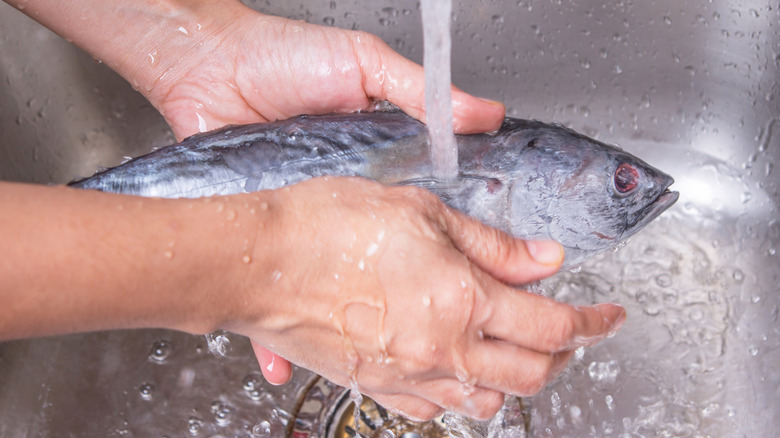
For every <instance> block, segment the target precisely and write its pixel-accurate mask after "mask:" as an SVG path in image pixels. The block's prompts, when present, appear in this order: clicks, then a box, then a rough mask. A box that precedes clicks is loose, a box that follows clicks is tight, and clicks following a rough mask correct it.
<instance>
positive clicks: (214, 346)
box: [206, 333, 230, 356]
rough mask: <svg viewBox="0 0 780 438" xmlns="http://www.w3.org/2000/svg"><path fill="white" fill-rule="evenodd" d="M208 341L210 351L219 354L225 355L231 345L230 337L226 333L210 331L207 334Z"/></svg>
mask: <svg viewBox="0 0 780 438" xmlns="http://www.w3.org/2000/svg"><path fill="white" fill-rule="evenodd" d="M206 343H207V344H208V347H209V352H210V353H211V354H215V355H219V356H225V354H227V350H228V347H230V339H228V337H227V336H225V335H224V334H218V335H215V334H214V333H209V334H207V335H206Z"/></svg>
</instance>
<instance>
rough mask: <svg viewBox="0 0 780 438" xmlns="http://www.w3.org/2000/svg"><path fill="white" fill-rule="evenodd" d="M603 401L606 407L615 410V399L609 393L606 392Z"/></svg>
mask: <svg viewBox="0 0 780 438" xmlns="http://www.w3.org/2000/svg"><path fill="white" fill-rule="evenodd" d="M604 402H605V403H606V404H607V409H609V410H610V411H614V410H615V400H614V399H613V398H612V396H611V395H609V394H607V395H606V397H604Z"/></svg>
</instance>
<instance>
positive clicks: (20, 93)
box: [0, 0, 780, 438]
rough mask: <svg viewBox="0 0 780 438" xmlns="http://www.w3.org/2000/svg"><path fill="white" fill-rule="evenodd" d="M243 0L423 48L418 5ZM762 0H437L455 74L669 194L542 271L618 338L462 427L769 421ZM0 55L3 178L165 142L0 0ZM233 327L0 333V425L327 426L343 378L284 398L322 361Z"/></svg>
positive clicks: (164, 131) (128, 95)
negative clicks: (620, 310) (606, 146)
mask: <svg viewBox="0 0 780 438" xmlns="http://www.w3.org/2000/svg"><path fill="white" fill-rule="evenodd" d="M245 3H247V4H248V5H249V6H250V7H253V8H256V9H258V10H262V12H267V13H271V14H276V15H281V16H288V17H291V18H295V19H305V20H307V21H309V22H313V23H326V24H332V25H335V26H338V27H344V28H359V29H361V30H364V31H368V32H372V33H375V34H378V35H379V36H381V37H382V38H383V39H384V40H385V41H387V42H388V43H389V44H390V45H391V46H392V47H393V48H395V49H397V50H399V51H400V52H401V53H402V54H403V55H405V56H408V57H410V58H412V59H413V60H415V61H417V62H420V61H421V58H422V44H421V43H422V31H421V29H420V15H419V11H418V9H417V3H418V1H416V0H398V1H394V2H386V3H387V5H382V6H381V7H378V8H377V9H376V10H372V9H370V6H368V4H369V3H368V2H365V1H360V0H335V1H331V2H313V1H306V2H300V1H288V2H262V1H253V0H245ZM390 3H392V5H391V4H390ZM769 3H770V2H756V1H753V2H749V1H741V2H739V1H728V0H712V1H709V2H701V1H695V0H687V1H686V0H656V1H652V2H649V1H645V2H628V1H614V2H603V1H598V0H581V1H577V2H536V1H530V0H519V1H516V2H472V1H460V2H458V1H456V2H454V4H453V13H454V16H455V18H456V19H455V20H454V21H453V29H452V30H453V48H454V51H455V52H454V54H453V57H452V61H453V67H452V72H453V81H454V83H455V84H456V85H457V86H459V87H460V88H462V89H465V90H467V91H469V92H472V93H474V94H476V95H479V96H483V97H487V98H492V99H497V100H501V101H503V102H505V103H506V104H507V107H508V112H509V114H510V115H512V116H515V117H522V118H535V119H540V120H544V121H549V122H561V123H564V124H566V125H568V126H570V127H572V128H574V129H576V130H578V131H581V132H583V133H585V134H588V135H591V136H594V137H596V138H598V139H599V140H603V141H606V142H610V143H617V144H619V145H620V146H621V147H623V148H624V149H626V150H628V151H629V152H631V153H634V154H636V155H638V156H641V157H642V158H644V159H646V161H648V162H649V163H650V164H653V165H655V166H657V167H658V168H661V169H664V170H665V171H668V172H669V173H670V174H671V175H672V176H674V177H675V180H676V183H675V187H676V188H677V189H678V190H679V191H680V192H681V195H682V197H681V199H680V201H679V202H678V203H677V204H676V205H675V206H674V207H673V208H672V209H671V210H670V211H668V212H667V213H666V214H664V216H662V217H661V218H660V219H659V220H657V221H655V222H654V223H653V224H651V225H650V226H649V227H648V228H646V229H645V230H643V232H641V233H639V234H638V235H636V236H634V237H632V239H631V241H630V242H629V244H628V245H626V246H625V247H624V248H622V249H621V250H620V251H618V252H616V253H607V254H603V255H601V256H599V257H598V258H597V259H595V260H592V261H591V262H589V263H588V264H587V265H585V266H583V267H582V268H581V269H580V270H579V272H577V273H570V272H564V273H561V274H559V275H557V276H556V277H554V278H552V279H550V280H549V281H546V282H544V284H543V285H542V288H543V290H544V291H546V293H548V294H550V295H551V296H553V297H554V298H556V299H559V300H561V301H565V302H569V303H572V304H589V303H594V302H606V301H614V302H618V303H620V304H622V305H624V306H626V308H627V310H628V319H627V321H626V324H625V325H624V326H623V328H622V329H621V331H620V332H619V333H618V335H617V336H615V337H614V338H612V339H608V340H606V341H604V342H602V343H601V344H599V345H598V346H597V347H593V348H587V349H583V350H581V351H578V352H577V354H576V355H575V356H574V358H573V359H572V360H571V362H570V364H569V367H568V369H567V370H566V371H565V372H564V373H563V375H562V376H561V377H560V378H559V379H558V380H556V381H555V382H553V383H552V384H550V385H549V386H548V387H547V388H545V389H544V390H543V391H542V392H541V393H540V394H539V395H537V396H534V397H531V398H526V399H524V403H525V411H526V412H528V415H517V412H521V411H523V409H520V408H519V405H512V403H514V401H513V400H510V401H509V403H508V404H507V406H505V409H504V410H502V412H501V413H500V414H499V417H497V418H498V419H497V420H495V421H493V422H469V421H460V419H457V418H454V417H451V416H445V417H444V418H443V419H442V422H445V423H447V422H449V423H448V424H454V427H455V428H456V429H458V428H460V429H459V430H461V431H462V432H459V433H460V434H461V435H462V436H464V437H469V438H470V435H471V436H476V437H478V436H486V435H489V434H490V431H491V429H490V428H491V427H493V428H494V429H493V430H494V431H495V430H502V428H508V427H513V428H516V430H519V431H520V432H518V433H517V434H515V435H511V436H523V435H527V436H530V437H538V436H542V437H548V436H554V437H565V436H569V437H580V436H599V437H605V438H606V437H619V436H713V437H725V436H750V437H763V436H772V435H773V432H774V431H776V430H778V429H780V417H778V416H773V415H756V413H757V412H775V411H776V410H777V409H776V407H777V406H780V329H778V325H777V318H778V314H779V313H780V286H778V284H780V281H778V279H780V263H779V262H778V257H780V255H778V254H777V252H778V251H780V220H778V218H780V208H779V207H780V191H779V189H780V187H779V186H780V173H778V161H780V134H778V130H780V118H778V115H779V114H780V83H778V80H779V79H780V57H778V56H777V54H778V53H780V26H778V23H780V8H779V7H778V5H777V2H776V1H773V2H771V3H772V4H771V5H770V4H769ZM267 4H269V5H267ZM0 53H2V56H0V96H2V98H0V178H2V179H4V180H14V181H26V182H36V183H41V184H61V183H65V182H68V181H70V180H73V179H75V178H78V177H81V176H86V175H89V174H91V173H92V172H94V170H95V169H96V168H97V167H98V166H114V165H116V164H118V163H120V162H121V161H122V160H123V157H124V156H137V155H141V154H143V153H147V152H149V150H150V149H151V148H152V147H154V146H162V145H166V144H170V143H172V142H173V137H172V136H171V134H170V131H169V130H168V128H167V127H166V126H165V124H164V122H163V120H162V119H161V118H160V116H159V114H157V112H156V111H155V110H154V108H152V107H151V106H150V105H149V104H148V103H147V102H146V101H145V100H144V99H143V98H142V97H141V96H140V95H139V94H137V93H136V92H134V91H133V90H132V88H131V87H130V86H129V85H128V84H126V83H125V82H124V81H123V80H122V79H121V78H119V77H118V76H117V75H115V74H113V73H112V72H111V71H110V70H109V69H108V68H107V67H106V66H105V65H103V64H98V63H95V62H94V61H93V60H92V59H91V57H89V56H88V55H86V54H84V53H82V52H80V51H79V50H77V49H75V48H73V47H72V46H71V45H69V44H68V43H67V42H65V41H63V40H61V39H60V38H59V37H57V36H56V35H54V34H52V33H50V32H48V31H46V30H43V29H42V28H41V27H40V26H39V25H37V24H36V23H34V22H32V21H31V20H28V19H26V18H24V17H23V16H22V15H21V14H19V13H18V12H17V11H15V10H13V8H11V7H10V6H9V5H7V4H6V3H4V2H0ZM159 56H160V57H164V56H166V54H165V53H160V54H159ZM0 305H2V304H0ZM228 336H229V337H230V341H231V342H230V344H229V346H228V348H227V351H226V355H225V356H224V357H220V356H214V355H212V354H210V353H209V351H208V345H207V343H206V339H205V338H204V337H202V336H200V337H198V336H188V335H184V334H181V333H174V332H170V331H161V330H135V331H116V332H104V333H90V334H79V335H71V336H62V337H52V338H45V339H34V340H27V341H16V342H7V343H2V344H0V436H3V437H11V438H16V437H31V436H34V437H38V436H84V437H93V436H100V437H122V438H132V437H146V436H170V437H181V436H183V437H210V436H224V437H233V436H238V437H242V438H271V437H273V438H280V437H284V436H285V435H288V434H292V433H293V431H294V430H296V431H302V430H304V429H306V427H309V429H306V430H310V431H311V432H312V434H311V435H310V436H311V437H312V438H313V437H314V436H317V437H318V438H324V437H325V436H326V435H324V433H325V431H321V430H319V429H315V428H314V425H315V424H318V425H323V427H324V425H326V424H329V423H328V421H331V420H333V419H335V418H337V416H336V413H335V412H329V411H328V409H335V408H334V407H335V406H339V404H338V402H339V400H341V399H342V398H343V394H342V393H341V392H339V391H336V390H333V391H331V392H332V393H331V398H332V399H331V400H329V401H327V403H326V402H325V401H322V402H314V401H311V403H312V405H311V406H307V407H305V408H304V405H298V403H299V402H300V401H301V400H302V399H301V396H302V395H303V394H309V395H312V394H313V391H315V387H311V386H309V385H310V384H312V382H314V381H318V380H320V379H317V378H316V376H313V375H312V374H311V373H308V372H306V371H304V370H300V369H296V370H295V376H294V379H293V381H292V382H290V383H289V384H287V385H285V386H282V387H273V386H271V385H268V384H266V383H265V382H264V381H263V379H262V376H261V375H260V373H259V369H258V366H257V363H256V360H255V358H254V357H253V355H252V350H251V348H250V346H249V344H248V342H246V340H244V339H242V338H240V337H238V336H233V335H228ZM518 370H522V364H518ZM316 390H318V391H322V392H323V393H324V392H325V389H324V388H322V387H319V389H316ZM323 397H324V395H323ZM315 398H316V397H311V398H310V399H311V400H314V399H315ZM316 403H320V406H321V408H320V410H319V411H317V410H316V406H315V405H316ZM325 406H327V407H328V409H325V410H324V411H323V410H322V407H325ZM368 410H371V408H370V407H369V408H368ZM348 411H349V409H346V410H345V411H344V412H345V413H346V415H349V414H348V413H347V412H348ZM307 412H308V414H307ZM326 414H327V415H326ZM307 415H308V417H307ZM320 415H324V416H323V417H322V418H320ZM293 418H295V420H294V421H293V420H292V419H293ZM326 420H327V421H326ZM499 420H500V421H499ZM345 421H347V423H348V420H345ZM523 421H529V422H530V424H529V427H528V428H526V426H525V425H524V424H523ZM307 422H308V423H307ZM461 426H462V427H461ZM318 427H319V426H318ZM451 427H453V426H451ZM495 428H497V429H495ZM367 430H368V429H367ZM504 430H505V429H504ZM344 431H346V427H345V428H344ZM362 431H363V430H362V428H361V432H362ZM525 431H527V432H528V433H527V434H526V433H525ZM315 432H316V435H315ZM469 434H470V435H469ZM383 438H384V437H383ZM396 438H399V437H396ZM407 438H411V437H407Z"/></svg>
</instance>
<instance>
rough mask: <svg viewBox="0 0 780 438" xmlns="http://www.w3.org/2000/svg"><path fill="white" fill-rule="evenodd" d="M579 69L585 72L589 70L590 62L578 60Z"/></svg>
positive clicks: (583, 59)
mask: <svg viewBox="0 0 780 438" xmlns="http://www.w3.org/2000/svg"><path fill="white" fill-rule="evenodd" d="M580 67H582V68H584V69H585V70H589V69H590V67H591V64H590V60H589V59H588V58H582V59H580Z"/></svg>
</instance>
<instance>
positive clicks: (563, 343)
mask: <svg viewBox="0 0 780 438" xmlns="http://www.w3.org/2000/svg"><path fill="white" fill-rule="evenodd" d="M274 198H275V201H274V202H273V203H272V204H271V205H272V207H271V208H272V209H273V211H274V212H275V213H274V214H276V215H278V216H277V217H276V218H275V219H274V221H273V223H274V224H279V225H278V227H279V228H274V229H273V235H274V236H278V237H277V239H278V240H277V241H275V242H274V250H273V251H272V252H273V253H274V254H277V255H276V262H275V263H274V266H273V267H272V268H271V267H268V266H265V265H263V266H258V269H259V271H258V273H259V275H258V277H259V278H258V279H257V280H256V281H255V280H250V281H248V282H247V283H248V284H250V285H252V286H250V287H249V289H248V290H247V291H246V293H247V294H249V295H250V296H255V297H256V296H257V295H256V294H257V293H258V292H257V291H256V290H254V286H255V285H258V284H263V282H264V281H267V278H268V276H269V274H268V270H269V269H273V274H270V277H272V278H273V293H272V294H270V293H269V294H264V295H263V297H262V299H261V300H257V299H255V300H254V302H255V303H256V304H255V306H256V307H255V308H252V307H250V308H248V309H245V310H244V313H243V316H242V317H240V318H238V320H237V323H236V325H234V326H230V327H227V328H228V329H229V330H232V331H235V332H238V333H243V334H246V335H248V336H250V337H251V338H252V339H256V340H258V341H259V342H261V343H262V344H264V345H266V346H268V347H269V348H270V349H271V350H273V351H274V352H276V353H278V354H279V355H281V356H283V357H285V358H286V359H288V360H290V361H292V362H294V363H297V364H299V365H302V366H304V367H306V368H308V369H311V370H313V371H315V372H317V373H319V374H321V375H323V376H325V377H326V378H328V379H330V380H332V381H334V382H336V383H338V384H340V385H344V386H346V387H350V386H352V387H354V386H357V387H358V388H359V389H360V391H361V392H363V393H365V394H366V395H368V396H370V397H372V398H373V399H374V400H376V401H377V402H379V403H380V404H382V405H383V406H385V407H387V408H389V409H391V410H393V411H395V412H400V413H403V414H404V415H406V416H408V417H410V418H415V419H419V420H427V419H430V418H432V417H434V416H436V415H438V414H439V413H440V412H441V410H442V409H447V410H451V411H455V412H459V413H461V414H464V415H468V416H471V417H476V418H483V419H484V418H489V417H490V416H492V415H493V414H494V413H495V412H496V411H497V410H498V409H499V408H500V406H501V405H502V403H503V400H504V398H503V394H504V393H509V394H516V395H531V394H534V393H536V392H537V391H539V390H540V389H541V388H543V386H544V385H545V384H546V383H548V382H549V381H550V380H551V379H552V378H554V377H555V376H556V375H557V374H558V373H560V372H561V370H562V369H563V368H564V367H565V365H566V363H567V361H568V360H569V358H570V357H571V355H572V352H573V351H574V349H576V348H578V347H580V346H584V345H590V344H593V343H595V342H597V341H599V340H601V339H603V338H604V337H606V336H607V335H608V334H609V333H611V332H614V331H615V330H617V328H618V326H619V325H620V324H621V323H622V320H623V318H624V317H625V313H624V311H623V309H622V308H621V307H619V306H616V305H612V304H602V305H599V306H595V307H582V308H576V307H572V306H569V305H566V304H561V303H556V302H555V301H552V300H550V299H547V298H544V297H541V296H538V295H534V294H530V293H526V292H523V291H520V290H516V289H513V288H511V287H509V286H507V285H506V284H522V283H527V282H530V281H535V280H538V279H540V278H543V277H545V276H548V275H550V274H552V273H554V272H555V271H556V270H557V269H558V267H559V266H560V263H561V262H562V260H563V251H562V249H561V247H560V246H558V245H557V244H555V243H552V242H529V243H526V242H523V241H521V240H516V239H513V238H511V237H509V236H508V235H506V234H504V233H502V232H500V231H497V230H495V229H493V228H489V227H486V226H484V225H482V224H481V223H479V222H478V221H476V220H473V219H470V218H468V217H466V216H463V215H462V214H460V213H458V212H456V211H453V210H451V209H449V208H447V207H446V206H444V205H443V204H442V203H441V202H440V201H439V200H438V198H436V197H435V196H434V195H432V194H431V193H429V192H426V191H423V190H420V189H417V188H410V187H386V186H382V185H380V184H376V183H373V182H370V181H366V180H362V179H354V178H352V179H346V178H335V179H323V178H320V179H316V180H311V181H307V182H304V183H300V184H297V185H295V186H292V187H290V188H289V189H283V190H280V191H277V193H276V194H275V195H274ZM256 251H261V250H256ZM261 252H262V251H261ZM534 257H535V258H534ZM505 283H506V284H505ZM237 301H238V302H241V303H247V302H252V300H250V299H238V300H237Z"/></svg>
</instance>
